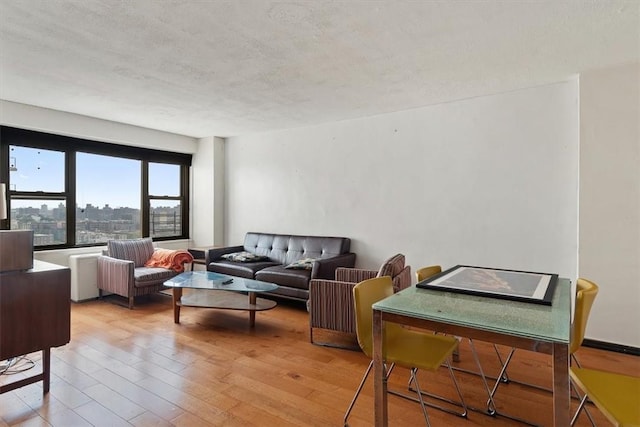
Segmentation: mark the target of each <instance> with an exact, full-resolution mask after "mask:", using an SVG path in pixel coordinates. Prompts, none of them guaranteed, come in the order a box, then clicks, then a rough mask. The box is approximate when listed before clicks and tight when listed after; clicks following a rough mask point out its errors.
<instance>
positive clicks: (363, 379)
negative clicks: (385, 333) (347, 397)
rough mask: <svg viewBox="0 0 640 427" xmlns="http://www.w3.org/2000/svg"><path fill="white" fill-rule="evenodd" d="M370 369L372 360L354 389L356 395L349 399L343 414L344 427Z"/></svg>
mask: <svg viewBox="0 0 640 427" xmlns="http://www.w3.org/2000/svg"><path fill="white" fill-rule="evenodd" d="M371 368H373V360H371V362H369V366H368V367H367V370H366V371H365V373H364V376H363V377H362V381H360V385H359V386H358V388H357V389H356V394H354V395H353V399H351V403H350V404H349V407H348V408H347V412H345V414H344V425H345V427H346V426H347V425H348V424H347V419H348V418H349V415H350V414H351V410H352V409H353V406H354V405H355V404H356V400H358V396H360V392H361V391H362V387H364V383H365V382H366V381H367V378H368V377H369V373H370V372H371Z"/></svg>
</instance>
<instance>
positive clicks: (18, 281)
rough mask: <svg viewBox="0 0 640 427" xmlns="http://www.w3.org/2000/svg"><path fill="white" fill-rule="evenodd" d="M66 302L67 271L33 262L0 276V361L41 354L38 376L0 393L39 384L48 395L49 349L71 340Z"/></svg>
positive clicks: (68, 292)
mask: <svg viewBox="0 0 640 427" xmlns="http://www.w3.org/2000/svg"><path fill="white" fill-rule="evenodd" d="M3 250H4V248H3ZM70 299H71V275H70V270H69V268H68V267H63V266H60V265H56V264H51V263H48V262H43V261H38V260H34V261H33V268H31V269H29V270H24V271H7V272H1V273H0V360H5V359H9V358H12V357H17V356H22V355H25V354H28V353H33V352H35V351H40V350H41V351H42V373H41V374H38V375H35V376H32V377H29V378H25V379H22V380H20V381H16V382H13V383H10V384H5V385H2V386H0V393H4V392H6V391H10V390H13V389H16V388H18V387H22V386H25V385H27V384H31V383H34V382H36V381H41V380H42V381H43V389H44V393H47V392H48V391H49V367H50V350H51V347H59V346H62V345H65V344H67V343H68V342H69V341H70V339H71V302H70Z"/></svg>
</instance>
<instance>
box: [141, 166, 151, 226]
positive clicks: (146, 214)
mask: <svg viewBox="0 0 640 427" xmlns="http://www.w3.org/2000/svg"><path fill="white" fill-rule="evenodd" d="M140 181H141V185H142V191H141V192H140V194H141V197H142V201H141V202H142V203H141V204H140V208H141V209H142V218H141V220H142V224H141V226H142V237H149V236H151V227H150V224H149V220H150V211H151V200H150V199H149V162H148V161H146V160H143V161H142V175H141V179H140Z"/></svg>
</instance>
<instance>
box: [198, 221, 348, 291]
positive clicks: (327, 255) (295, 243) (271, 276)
mask: <svg viewBox="0 0 640 427" xmlns="http://www.w3.org/2000/svg"><path fill="white" fill-rule="evenodd" d="M350 246H351V240H350V239H348V238H346V237H322V236H295V235H285V234H269V233H256V232H249V233H247V234H246V235H245V238H244V244H243V245H240V246H228V247H224V248H217V249H210V250H208V251H207V253H206V265H207V270H209V271H213V272H216V273H222V274H228V275H231V276H237V277H244V278H248V279H255V280H260V281H263V282H270V283H275V284H277V285H278V286H279V288H278V289H277V290H276V291H273V292H272V294H273V295H276V296H279V297H284V298H289V299H294V300H299V301H307V300H308V299H309V281H310V280H311V279H332V278H334V276H335V270H336V268H338V267H353V266H354V265H355V262H356V254H354V253H352V252H349V250H350ZM243 251H246V252H250V253H252V254H256V255H262V256H265V257H268V259H265V260H264V261H257V262H234V261H228V260H225V259H223V258H222V256H223V255H225V254H231V253H237V252H243ZM308 258H313V262H312V267H311V269H308V270H307V269H292V268H285V267H286V266H288V265H290V264H291V263H294V262H296V261H300V260H304V259H308Z"/></svg>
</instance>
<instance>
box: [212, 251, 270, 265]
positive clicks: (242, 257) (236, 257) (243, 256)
mask: <svg viewBox="0 0 640 427" xmlns="http://www.w3.org/2000/svg"><path fill="white" fill-rule="evenodd" d="M221 258H222V259H225V260H227V261H231V262H258V261H268V260H269V257H268V256H264V255H258V254H254V253H252V252H247V251H242V252H234V253H231V254H224V255H222V256H221Z"/></svg>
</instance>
